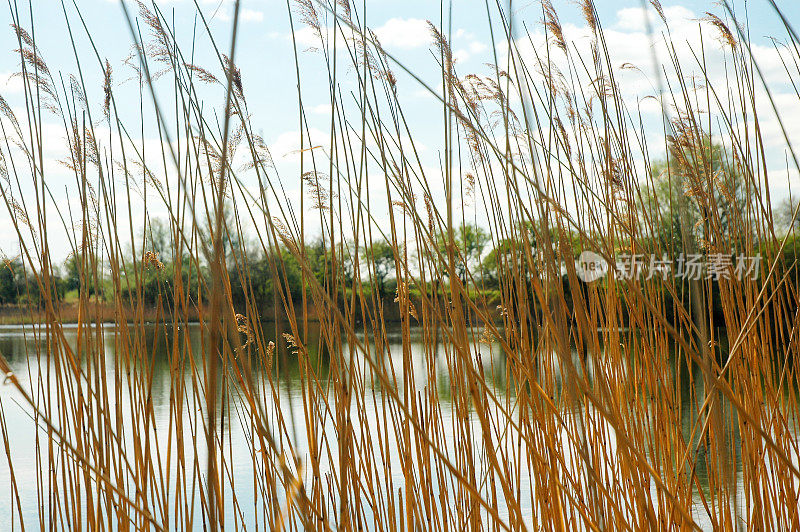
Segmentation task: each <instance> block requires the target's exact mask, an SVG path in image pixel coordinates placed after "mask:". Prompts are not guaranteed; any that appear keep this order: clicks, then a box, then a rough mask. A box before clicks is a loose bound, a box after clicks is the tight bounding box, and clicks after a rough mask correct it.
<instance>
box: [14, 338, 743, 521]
mask: <svg viewBox="0 0 800 532" xmlns="http://www.w3.org/2000/svg"><path fill="white" fill-rule="evenodd" d="M265 327H274V326H272V325H266V326H265ZM266 330H267V329H266V328H265V331H266ZM39 332H40V331H39V330H37V328H35V327H31V326H27V327H20V326H0V353H2V354H3V355H4V356H5V357H6V359H7V360H8V362H9V363H10V365H11V368H12V371H13V372H14V373H15V375H17V376H18V378H19V379H20V381H21V382H22V383H23V384H24V385H26V387H28V386H27V385H29V383H30V382H36V381H37V380H38V375H39V371H40V364H39V363H37V356H41V357H42V363H41V368H42V370H41V371H47V370H46V369H44V368H47V367H48V366H47V364H46V362H45V361H44V355H43V353H45V352H46V348H45V347H44V346H45V338H44V336H43V335H41V334H38V333H39ZM183 333H187V334H188V335H189V338H188V340H189V341H190V342H191V344H192V346H193V347H194V351H195V352H201V329H200V327H199V326H198V325H192V326H190V327H189V329H188V331H183ZM65 334H66V337H67V341H68V342H70V343H71V344H72V345H75V344H76V343H77V329H74V328H69V327H67V328H66V329H65ZM147 334H148V337H150V336H149V335H152V337H151V338H152V340H149V341H148V342H147V343H148V345H149V346H150V348H151V349H153V351H152V357H153V358H152V360H153V366H152V367H153V377H152V402H153V411H154V415H155V431H154V434H155V436H154V438H159V439H162V441H159V444H160V445H161V446H162V448H165V447H166V446H167V442H166V441H163V440H164V439H165V438H166V435H167V434H168V429H169V425H170V411H171V407H170V396H171V394H170V391H171V385H172V382H173V375H172V374H171V372H170V367H171V365H174V362H171V361H170V355H169V352H170V351H169V348H170V346H171V337H170V335H166V336H165V333H164V329H163V327H162V328H161V329H158V330H157V329H156V326H155V325H154V326H151V328H150V330H148V333H147ZM317 334H318V333H317ZM476 334H477V333H476ZM102 335H103V336H102V338H103V345H104V350H103V352H104V354H103V356H104V357H105V367H106V372H107V382H109V383H111V382H113V380H114V378H113V373H114V367H115V364H114V358H115V357H116V356H117V354H116V350H115V344H116V342H115V329H114V327H113V326H105V327H103V332H102ZM313 336H314V332H313V330H312V331H310V337H311V339H310V341H309V342H308V343H307V345H308V349H309V353H310V355H311V357H312V359H313V358H317V362H318V363H319V365H320V366H319V367H320V368H321V372H320V373H322V374H323V375H324V374H325V373H326V372H327V363H326V361H325V360H324V359H325V357H324V356H320V354H319V351H318V348H317V347H316V346H317V345H319V344H318V342H317V341H314V339H313ZM277 337H279V336H277ZM157 338H160V340H157ZM388 339H389V345H388V352H389V353H390V354H389V355H388V356H386V357H385V358H384V359H383V360H382V362H383V363H384V364H387V366H386V367H387V368H391V367H394V374H395V375H396V376H397V379H398V381H402V367H403V344H402V341H403V339H402V334H401V331H400V329H392V330H390V331H389V334H388ZM276 344H278V345H279V349H280V350H285V349H286V346H285V342H276ZM410 344H411V345H410V351H411V355H412V356H411V360H412V368H411V370H412V371H413V375H414V382H415V387H416V388H417V389H418V390H423V389H425V387H427V386H435V387H436V389H437V391H438V395H439V397H440V401H441V402H442V403H443V404H442V405H441V406H442V408H441V411H442V416H443V417H444V419H443V420H442V421H443V426H444V427H452V426H453V418H452V416H453V409H452V408H451V405H449V404H447V403H448V401H449V396H450V384H449V383H450V376H449V374H448V365H447V361H446V356H447V355H446V352H445V349H444V348H443V347H442V346H441V345H440V346H437V347H436V352H435V353H434V356H435V359H436V364H435V365H434V371H433V372H431V371H430V370H429V369H428V368H427V364H426V363H425V358H426V351H427V352H429V351H430V349H431V347H430V346H429V347H427V348H426V346H425V344H424V342H423V339H422V333H421V330H419V329H417V330H412V334H411V338H410ZM477 345H478V344H476V350H480V352H481V357H480V362H481V364H482V365H483V367H484V373H485V375H486V376H487V379H490V382H491V385H492V386H493V388H494V392H495V393H496V394H497V395H498V396H500V397H505V396H507V395H508V394H509V393H512V392H511V391H509V390H513V385H511V386H509V383H508V382H507V381H506V377H505V375H506V363H505V357H504V355H503V354H502V352H501V350H500V348H499V346H493V347H492V348H491V349H490V348H489V347H488V346H485V345H482V346H481V347H480V348H478V347H477ZM152 346H155V348H153V347H152ZM37 353H39V355H37ZM428 356H430V354H429V353H428ZM277 359H278V360H281V361H284V362H286V361H288V364H283V367H281V368H279V372H280V374H281V380H282V385H281V387H280V392H279V396H278V401H279V403H280V408H281V409H282V411H283V413H284V418H285V419H286V420H287V422H290V421H291V420H292V419H296V420H297V423H295V424H294V426H292V427H290V428H289V433H290V434H293V435H295V436H296V441H297V442H299V445H297V446H296V447H295V448H296V449H299V450H300V451H301V453H300V454H301V455H302V454H303V452H307V448H306V447H304V442H306V433H305V424H304V422H303V421H302V412H303V404H302V396H301V393H300V389H301V386H300V382H299V369H298V367H297V358H296V357H291V356H286V357H283V356H279V357H277ZM50 371H52V368H51V369H50ZM387 371H389V372H391V370H390V369H387ZM673 371H674V368H673ZM590 372H591V366H590ZM256 373H257V374H258V371H256ZM684 373H685V372H684ZM183 374H184V378H185V379H186V380H187V382H188V381H190V380H191V378H192V377H191V366H190V364H188V363H186V364H184V368H183ZM262 376H263V374H262ZM109 386H110V385H109ZM682 386H684V387H686V388H687V389H688V387H689V383H688V382H684V383H682ZM109 391H110V392H111V390H109ZM109 395H110V398H111V399H112V400H113V397H114V394H113V393H109ZM378 396H379V394H366V395H365V397H364V398H363V400H362V401H359V403H360V404H358V405H357V406H354V412H353V415H354V417H355V418H356V419H365V420H369V419H376V418H377V416H378V412H381V411H382V406H381V403H380V399H376V397H378ZM230 399H231V400H230V403H229V404H230V405H231V406H230V408H231V410H232V411H236V412H239V406H240V403H237V399H238V398H236V397H231V398H230ZM0 401H1V402H2V406H3V408H4V410H5V416H6V424H7V427H8V428H9V438H10V441H9V445H10V449H11V460H12V461H13V465H14V470H15V473H16V477H17V482H18V487H19V490H20V496H21V499H22V504H23V508H22V510H23V512H24V514H25V517H26V526H28V527H30V526H34V527H35V528H38V526H36V525H38V523H37V522H36V516H37V514H38V509H37V507H36V506H37V496H36V484H35V478H36V475H37V464H36V456H35V445H36V439H35V429H34V424H33V421H32V418H31V416H30V413H29V409H27V408H23V407H22V406H21V405H22V401H21V398H20V397H19V396H18V392H16V391H15V390H13V389H12V387H11V386H9V385H6V386H0ZM121 401H122V403H123V404H122V407H123V408H122V412H123V417H125V416H129V415H130V410H131V409H130V405H129V404H126V401H127V395H126V394H121ZM354 403H356V401H354ZM273 407H274V408H277V406H276V405H273ZM355 408H358V409H359V410H360V412H356V411H355ZM359 414H360V415H361V417H360V418H358V416H359ZM189 417H191V416H189ZM231 418H233V420H232V421H229V422H227V423H225V426H224V429H225V438H226V451H225V452H226V455H228V453H230V456H229V457H228V459H229V465H230V467H232V474H233V477H234V478H235V479H236V489H237V497H238V499H239V501H240V504H241V503H242V501H247V500H250V501H252V500H253V498H254V497H255V494H254V492H253V487H252V486H253V483H252V480H251V479H252V475H253V470H252V466H251V463H252V461H251V460H252V459H251V453H252V452H253V449H252V445H251V443H250V439H249V438H250V437H249V435H248V434H247V433H246V431H245V429H243V427H242V425H241V424H240V423H239V422H238V421H237V420H236V416H231ZM684 418H685V419H684V423H683V425H684V426H683V430H684V433H685V436H686V437H687V438H688V433H689V431H690V430H691V426H692V423H693V421H694V419H693V418H692V416H691V414H690V412H688V409H687V415H685V416H684ZM195 421H196V422H202V420H201V419H200V418H199V417H197V415H195ZM470 422H471V423H473V424H474V426H475V429H476V431H475V433H479V426H478V425H477V422H476V420H475V419H474V418H473V419H471V420H470ZM190 425H191V421H190ZM355 425H356V426H355V430H356V438H358V432H359V430H360V425H359V423H355ZM198 426H199V425H198ZM187 430H189V429H187ZM195 430H197V426H196V427H195ZM325 430H331V431H333V426H332V423H330V422H328V423H326V426H325ZM198 433H199V434H202V428H201V427H200V429H199V432H198ZM40 434H43V435H44V436H43V437H46V434H45V433H44V432H43V431H42V432H40ZM448 437H449V438H452V433H451V434H450V435H449V436H447V435H446V440H447V438H448ZM333 439H335V437H332V438H331V440H333ZM282 443H286V442H285V441H283V442H282ZM563 443H564V445H569V442H568V439H567V438H566V435H564V438H563ZM731 443H732V444H733V445H735V446H736V448H737V479H738V478H739V477H740V473H741V463H740V462H739V460H738V456H739V452H738V448H739V442H738V441H735V442H731ZM390 444H391V445H396V441H393V442H390ZM187 445H188V444H187ZM197 447H198V448H197V449H194V448H193V447H191V448H190V447H188V446H185V447H184V452H185V453H187V456H190V457H192V456H194V457H195V459H196V460H197V461H199V462H200V464H201V465H200V470H201V471H205V467H206V465H205V463H206V461H205V454H204V449H203V445H198V446H197ZM173 449H174V448H173ZM3 455H5V453H3ZM231 458H232V459H231ZM330 460H331V461H332V462H333V463H334V464H335V463H336V460H337V456H336V449H332V456H331V457H330ZM702 462H703V461H700V462H699V463H698V464H699V465H700V463H702ZM523 463H524V461H523ZM393 465H394V466H395V467H393V468H392V469H391V471H392V474H391V476H392V478H391V479H387V482H389V481H392V482H393V483H394V486H395V487H397V486H400V487H402V486H403V485H404V482H403V476H402V471H401V468H400V467H399V463H398V464H393ZM322 469H323V472H325V471H330V470H331V469H332V467H331V463H329V462H328V463H325V462H323V463H322ZM697 473H698V477H699V478H700V481H701V483H703V484H705V485H704V486H703V487H704V489H707V477H706V475H705V471H704V468H703V467H698V470H697ZM523 478H525V474H524V473H523ZM737 486H738V489H737V492H738V496H737V498H738V499H739V500H740V501H742V504H743V501H744V499H743V497H744V494H743V491H742V487H741V484H740V482H738V481H737ZM395 491H396V488H395ZM0 493H2V494H3V495H2V496H0V523H5V524H9V523H11V522H12V517H13V515H12V514H14V513H16V508H12V504H11V502H12V499H11V498H10V482H9V468H8V464H7V462H6V460H5V456H0ZM521 504H522V506H523V510H524V513H525V514H526V517H527V518H528V519H529V520H530V523H529V524H530V525H531V526H532V525H533V523H532V513H531V501H530V500H527V501H526V500H522V501H521ZM197 506H198V507H199V503H198V504H197ZM231 506H232V505H230V504H227V505H226V515H227V517H226V521H227V522H228V523H229V524H230V523H233V519H234V515H233V510H232V509H231ZM242 506H243V507H244V508H248V505H247V503H246V502H245V503H244V504H242ZM249 507H250V508H252V505H250V506H249ZM198 510H199V508H198ZM498 512H499V513H500V515H501V516H507V515H508V509H507V508H502V507H501V508H498ZM695 517H696V519H697V521H698V523H699V524H701V526H703V528H707V529H710V523H709V520H708V518H707V516H705V515H704V512H703V513H700V512H698V508H697V507H696V508H695ZM245 518H246V519H247V516H245ZM15 521H16V520H15ZM196 524H197V525H198V526H199V525H200V521H199V520H198V521H197V523H196ZM249 524H253V523H249ZM534 528H535V527H534ZM0 529H5V525H0Z"/></svg>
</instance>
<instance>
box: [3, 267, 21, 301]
mask: <svg viewBox="0 0 800 532" xmlns="http://www.w3.org/2000/svg"><path fill="white" fill-rule="evenodd" d="M21 273H22V262H21V261H20V260H18V259H14V260H3V261H2V262H0V305H11V304H14V303H16V302H17V299H18V297H19V294H20V287H21V285H22V283H23V280H22V276H21Z"/></svg>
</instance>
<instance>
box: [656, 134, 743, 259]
mask: <svg viewBox="0 0 800 532" xmlns="http://www.w3.org/2000/svg"><path fill="white" fill-rule="evenodd" d="M696 138H697V135H692V134H691V133H688V132H685V131H684V132H683V134H682V135H678V136H676V137H670V141H669V142H670V143H669V154H670V157H669V159H668V160H664V161H657V162H656V163H654V164H653V165H652V171H651V182H650V183H648V184H647V185H645V186H644V187H643V188H642V205H641V215H642V216H640V221H641V222H642V224H643V229H644V231H645V232H648V233H650V235H651V237H652V239H653V241H654V242H653V244H654V245H655V246H656V247H658V248H660V249H671V250H673V251H674V252H676V253H679V252H683V251H685V250H686V249H688V248H687V247H686V246H685V244H687V242H685V238H688V237H689V236H691V237H694V238H697V239H700V240H703V241H706V242H714V241H716V240H721V241H724V242H726V243H728V244H729V245H730V246H731V247H735V246H736V245H738V244H740V243H741V242H742V241H743V239H744V237H745V231H746V229H745V228H746V227H747V224H746V223H745V222H744V214H745V213H746V207H747V205H748V198H747V191H746V186H745V179H744V176H743V175H742V173H741V172H740V171H739V165H738V164H736V162H735V160H734V158H733V157H732V156H731V155H730V154H729V153H728V151H727V150H726V149H725V148H724V147H723V146H722V145H721V144H718V143H714V142H712V139H711V136H710V135H703V136H702V138H701V139H698V140H695V139H696Z"/></svg>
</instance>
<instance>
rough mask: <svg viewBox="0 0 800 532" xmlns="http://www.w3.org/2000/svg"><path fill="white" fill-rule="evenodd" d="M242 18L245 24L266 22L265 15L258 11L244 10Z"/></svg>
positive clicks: (241, 14)
mask: <svg viewBox="0 0 800 532" xmlns="http://www.w3.org/2000/svg"><path fill="white" fill-rule="evenodd" d="M240 17H241V19H242V20H243V21H244V22H262V21H263V20H264V13H262V12H261V11H256V10H255V9H242V12H241V13H240Z"/></svg>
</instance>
